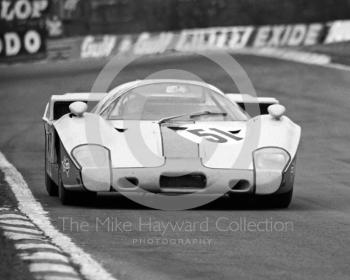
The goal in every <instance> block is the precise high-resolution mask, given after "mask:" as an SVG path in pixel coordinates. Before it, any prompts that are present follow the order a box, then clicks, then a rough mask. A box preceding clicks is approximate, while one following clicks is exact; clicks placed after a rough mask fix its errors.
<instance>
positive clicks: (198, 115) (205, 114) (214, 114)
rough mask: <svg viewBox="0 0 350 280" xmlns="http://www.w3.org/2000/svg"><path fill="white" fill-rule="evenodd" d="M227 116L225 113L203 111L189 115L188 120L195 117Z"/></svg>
mask: <svg viewBox="0 0 350 280" xmlns="http://www.w3.org/2000/svg"><path fill="white" fill-rule="evenodd" d="M209 115H210V116H224V117H225V116H227V113H226V112H211V111H203V112H199V113H194V114H192V115H190V118H196V117H200V116H209Z"/></svg>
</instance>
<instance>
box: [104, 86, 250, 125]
mask: <svg viewBox="0 0 350 280" xmlns="http://www.w3.org/2000/svg"><path fill="white" fill-rule="evenodd" d="M199 112H210V113H217V114H203V115H200V116H197V117H194V116H192V117H191V118H192V119H193V120H196V121H202V120H205V121H208V120H215V121H216V120H222V121H242V120H246V119H247V116H246V114H245V113H244V112H243V111H242V110H241V109H240V108H239V107H238V106H237V105H235V104H232V103H231V102H230V101H229V100H228V99H226V98H225V97H224V96H222V95H221V94H220V93H217V92H215V91H214V90H212V89H210V88H207V87H204V86H201V85H193V84H181V83H157V84H151V85H144V86H139V87H137V88H134V89H132V90H130V91H128V92H126V93H125V94H123V95H122V96H120V97H119V98H117V99H116V100H115V101H113V102H112V103H111V104H110V105H109V106H108V108H107V109H106V110H105V111H104V112H103V114H102V115H103V116H104V117H105V118H106V119H110V120H160V119H162V118H167V117H171V116H180V115H184V116H183V117H179V118H177V119H178V120H185V119H189V118H190V115H191V114H196V113H199ZM221 113H222V114H221Z"/></svg>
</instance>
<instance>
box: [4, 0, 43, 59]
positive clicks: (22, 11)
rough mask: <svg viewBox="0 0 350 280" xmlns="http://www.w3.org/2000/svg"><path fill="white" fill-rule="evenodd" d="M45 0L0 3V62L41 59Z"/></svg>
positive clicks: (5, 1) (7, 0) (13, 0)
mask: <svg viewBox="0 0 350 280" xmlns="http://www.w3.org/2000/svg"><path fill="white" fill-rule="evenodd" d="M48 4H49V3H48V0H11V1H10V0H0V60H1V61H12V60H17V59H25V58H31V57H38V56H40V55H45V51H46V48H45V46H46V27H45V13H46V10H47V8H48Z"/></svg>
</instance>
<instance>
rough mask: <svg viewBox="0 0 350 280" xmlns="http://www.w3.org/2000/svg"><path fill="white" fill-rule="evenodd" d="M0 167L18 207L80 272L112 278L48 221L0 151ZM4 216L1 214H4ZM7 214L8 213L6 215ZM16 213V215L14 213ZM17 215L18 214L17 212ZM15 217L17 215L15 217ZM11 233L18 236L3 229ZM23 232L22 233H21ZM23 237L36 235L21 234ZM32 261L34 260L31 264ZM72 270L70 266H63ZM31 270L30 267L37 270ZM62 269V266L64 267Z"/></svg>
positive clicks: (104, 279) (92, 277)
mask: <svg viewBox="0 0 350 280" xmlns="http://www.w3.org/2000/svg"><path fill="white" fill-rule="evenodd" d="M0 169H1V170H2V171H3V172H4V175H5V180H6V182H7V183H8V184H9V186H10V188H11V190H12V192H13V193H14V195H15V197H16V199H17V201H18V208H19V210H20V211H21V212H22V213H23V214H25V215H26V216H27V217H28V218H29V219H30V220H31V221H32V222H33V223H35V225H36V226H37V227H38V228H39V229H40V230H42V231H43V232H44V234H45V235H46V236H47V237H49V238H50V239H51V241H52V243H53V244H55V245H57V246H58V247H60V248H61V249H62V251H63V252H65V253H67V254H68V255H69V256H70V258H71V261H72V262H73V263H74V264H76V265H77V266H79V267H80V273H81V274H82V275H83V276H84V277H85V278H86V279H90V280H95V279H99V280H114V279H115V278H113V276H112V275H111V274H110V273H109V272H107V271H106V270H105V269H104V268H103V267H102V266H101V265H100V264H99V263H97V262H96V261H95V260H94V259H93V258H92V257H91V256H90V255H89V254H87V253H86V252H84V251H83V250H82V249H81V248H79V247H78V246H77V245H75V244H74V243H73V242H72V241H71V239H70V238H69V237H68V236H66V235H64V234H62V233H61V232H59V231H58V230H57V229H56V228H55V227H54V226H53V225H52V224H51V222H50V219H49V218H48V217H47V213H46V211H44V209H43V208H42V206H41V204H40V203H39V202H38V201H37V200H36V199H35V198H34V196H33V194H32V193H31V191H30V189H29V187H28V185H27V183H26V182H25V181H24V179H23V177H22V175H21V173H19V172H18V170H17V169H16V168H15V167H14V166H13V165H12V164H11V163H9V162H8V161H7V159H6V158H5V156H4V155H3V154H2V153H1V152H0ZM3 216H4V215H3ZM8 216H9V215H8ZM16 216H17V215H16ZM18 216H19V215H18ZM17 218H18V217H17ZM5 234H8V235H9V236H11V237H15V238H16V239H17V240H18V239H21V238H19V234H18V233H12V232H6V233H5ZM22 235H23V234H22ZM22 237H23V238H22V239H25V238H28V237H29V239H36V238H38V237H35V236H33V235H32V236H30V235H23V236H22ZM33 265H35V264H33ZM40 265H41V266H37V267H36V268H37V270H40V269H41V270H42V271H44V270H48V269H50V268H52V270H55V269H56V268H57V267H58V266H55V265H52V264H45V265H44V264H40ZM66 268H67V270H69V268H70V269H71V270H72V271H73V272H74V270H73V269H72V268H71V267H68V266H66ZM37 270H35V269H34V270H33V271H37ZM63 270H64V269H63Z"/></svg>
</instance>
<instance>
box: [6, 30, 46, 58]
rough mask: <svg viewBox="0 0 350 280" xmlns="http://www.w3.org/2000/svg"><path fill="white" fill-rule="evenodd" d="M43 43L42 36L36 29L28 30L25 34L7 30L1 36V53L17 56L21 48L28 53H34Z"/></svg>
mask: <svg viewBox="0 0 350 280" xmlns="http://www.w3.org/2000/svg"><path fill="white" fill-rule="evenodd" d="M41 45H42V39H41V36H40V34H39V33H38V32H37V31H35V30H28V31H26V32H25V33H23V34H19V33H16V32H7V33H5V34H3V35H2V36H1V40H0V55H5V56H15V55H18V54H19V53H20V52H21V50H23V51H25V52H26V53H28V54H34V53H37V52H38V51H39V50H40V47H41Z"/></svg>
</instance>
